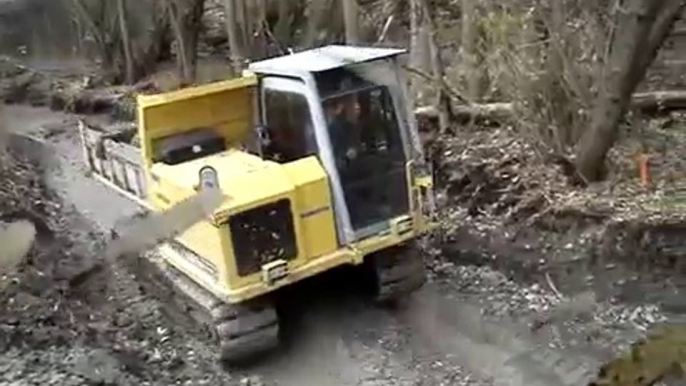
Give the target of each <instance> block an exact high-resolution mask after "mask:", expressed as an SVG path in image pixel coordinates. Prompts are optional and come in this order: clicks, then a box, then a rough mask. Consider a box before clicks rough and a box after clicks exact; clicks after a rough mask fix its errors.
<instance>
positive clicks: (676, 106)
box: [632, 90, 686, 113]
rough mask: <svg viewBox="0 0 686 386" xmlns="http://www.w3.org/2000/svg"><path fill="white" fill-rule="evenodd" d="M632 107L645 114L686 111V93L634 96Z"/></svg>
mask: <svg viewBox="0 0 686 386" xmlns="http://www.w3.org/2000/svg"><path fill="white" fill-rule="evenodd" d="M632 105H633V107H634V108H635V109H638V110H640V111H642V112H644V113H657V112H665V111H672V110H681V109H686V91H679V90H674V91H654V92H642V93H637V94H634V97H633V100H632Z"/></svg>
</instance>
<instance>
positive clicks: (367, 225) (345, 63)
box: [249, 46, 421, 245]
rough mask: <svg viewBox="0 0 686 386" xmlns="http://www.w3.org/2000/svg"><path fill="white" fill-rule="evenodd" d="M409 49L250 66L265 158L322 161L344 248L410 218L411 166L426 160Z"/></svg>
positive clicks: (314, 54) (341, 50)
mask: <svg viewBox="0 0 686 386" xmlns="http://www.w3.org/2000/svg"><path fill="white" fill-rule="evenodd" d="M403 53H405V50H398V49H382V48H367V47H364V48H362V47H352V46H326V47H321V48H317V49H313V50H308V51H303V52H300V53H296V54H293V55H289V56H284V57H278V58H273V59H268V60H264V61H260V62H256V63H253V64H251V66H250V68H249V71H251V72H253V73H256V74H258V75H259V78H260V82H261V87H260V89H261V90H262V94H261V96H260V124H261V128H260V134H259V135H260V137H261V139H262V153H263V156H264V157H265V158H269V159H272V160H275V161H277V162H290V161H294V160H297V159H301V158H304V157H308V156H316V157H317V158H318V159H319V161H320V162H321V164H322V166H323V167H324V169H325V170H326V172H327V174H328V176H329V181H330V184H331V188H332V197H333V201H334V204H335V213H336V221H337V228H338V234H339V242H340V243H341V244H343V245H345V244H349V243H351V242H354V241H359V240H361V239H364V238H365V237H368V236H370V235H375V234H379V233H383V232H384V231H386V230H388V229H390V226H391V224H390V222H391V221H392V220H393V219H395V218H398V217H400V216H403V215H407V214H408V213H409V212H410V193H409V192H410V188H409V181H408V177H409V169H408V164H409V161H410V160H412V159H415V158H416V157H417V155H419V154H421V152H420V149H419V145H418V143H417V142H416V141H414V140H413V138H416V137H415V136H413V135H412V130H413V128H412V127H410V125H411V124H412V122H411V120H410V119H409V116H408V114H409V113H408V111H409V110H408V106H406V105H405V102H404V101H405V100H406V99H405V96H406V95H407V93H406V90H405V89H404V85H405V81H404V79H403V78H402V75H403V74H402V72H401V71H400V68H401V67H400V64H399V62H398V58H399V56H400V54H403Z"/></svg>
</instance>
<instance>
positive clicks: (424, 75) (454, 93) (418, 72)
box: [403, 65, 471, 105]
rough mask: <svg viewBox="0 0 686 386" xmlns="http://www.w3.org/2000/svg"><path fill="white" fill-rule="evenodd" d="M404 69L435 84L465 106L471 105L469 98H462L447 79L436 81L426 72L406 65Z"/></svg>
mask: <svg viewBox="0 0 686 386" xmlns="http://www.w3.org/2000/svg"><path fill="white" fill-rule="evenodd" d="M403 68H404V69H405V70H407V71H408V72H410V73H412V74H415V75H418V76H419V77H421V78H423V79H424V80H427V81H429V82H431V83H433V84H434V86H439V87H442V88H443V89H444V90H445V92H447V93H448V95H450V96H451V97H453V98H455V99H457V100H458V101H460V102H462V103H465V104H467V105H470V104H471V103H470V102H469V101H468V100H467V98H465V97H464V96H462V94H461V93H460V92H458V91H457V90H455V89H454V88H452V87H451V86H450V85H449V84H448V82H446V81H445V79H436V77H435V76H432V75H430V74H427V73H426V72H425V71H422V70H420V69H418V68H415V67H411V66H407V65H405V66H403Z"/></svg>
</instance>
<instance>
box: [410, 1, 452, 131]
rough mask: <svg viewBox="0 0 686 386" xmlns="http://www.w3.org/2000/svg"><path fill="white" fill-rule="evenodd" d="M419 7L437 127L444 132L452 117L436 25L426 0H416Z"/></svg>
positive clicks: (448, 126) (448, 127) (447, 128)
mask: <svg viewBox="0 0 686 386" xmlns="http://www.w3.org/2000/svg"><path fill="white" fill-rule="evenodd" d="M418 1H419V2H420V4H419V6H420V7H421V10H422V12H421V14H422V16H423V17H422V20H420V23H421V25H422V26H423V28H424V29H425V30H426V31H427V34H428V36H429V42H428V43H429V53H430V55H431V69H432V72H433V76H434V79H435V80H436V82H434V87H435V88H436V102H435V104H436V110H437V111H438V127H439V133H440V134H445V133H446V132H447V131H448V130H449V129H450V121H451V118H452V110H451V101H450V97H449V96H448V93H447V91H446V89H445V87H444V83H443V82H444V80H445V69H444V67H443V60H442V59H441V53H440V51H439V49H438V44H437V43H436V27H435V25H434V21H433V17H432V14H431V10H430V9H429V5H428V4H427V1H426V0H418Z"/></svg>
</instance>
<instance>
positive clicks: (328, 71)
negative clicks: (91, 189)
mask: <svg viewBox="0 0 686 386" xmlns="http://www.w3.org/2000/svg"><path fill="white" fill-rule="evenodd" d="M404 53H405V51H404V50H399V49H380V48H368V47H351V46H326V47H322V48H317V49H313V50H308V51H303V52H299V53H295V54H292V55H287V56H283V57H277V58H272V59H268V60H264V61H260V62H255V63H252V64H251V65H250V67H249V69H248V70H247V71H246V72H244V74H243V76H242V77H240V78H236V79H231V80H228V81H221V82H217V83H213V84H207V85H202V86H198V87H192V88H186V89H182V90H177V91H172V92H168V93H162V94H157V95H139V96H138V97H137V103H138V105H137V120H138V124H137V129H136V131H135V132H134V133H128V134H127V133H126V132H122V133H103V132H101V131H96V130H93V129H92V128H89V127H86V126H83V125H82V126H81V135H82V137H81V138H82V141H83V146H84V155H85V159H86V162H87V163H88V167H89V168H90V170H91V171H92V172H93V173H92V175H95V176H96V177H97V178H99V179H100V180H101V181H103V182H105V183H107V184H108V185H109V186H111V187H113V188H115V189H117V190H118V191H119V192H120V193H122V194H125V195H126V196H128V197H130V198H131V199H134V200H136V201H138V202H139V203H141V204H143V205H146V206H147V207H149V208H150V209H152V210H153V211H164V210H166V209H168V208H171V207H173V206H174V205H175V204H177V203H179V202H181V201H182V200H184V199H186V198H188V197H191V196H193V195H194V194H196V192H197V190H198V189H199V186H200V185H201V182H200V179H201V177H202V178H204V179H205V180H204V182H203V183H206V182H207V183H211V184H214V186H215V187H218V188H219V189H220V190H221V192H222V194H223V195H224V196H225V199H224V201H223V202H222V204H221V205H220V207H219V208H218V209H216V210H215V211H214V212H213V215H212V216H211V217H210V218H207V219H205V220H202V221H199V222H198V223H196V224H195V225H193V226H192V227H191V228H189V229H187V230H186V231H184V232H183V233H182V234H180V235H179V236H177V237H175V239H174V241H173V242H166V243H164V244H163V245H160V246H158V247H156V249H155V250H154V251H151V252H148V253H146V254H145V256H144V257H145V258H144V259H141V260H145V261H147V262H151V263H153V264H151V265H153V266H154V267H155V269H156V272H159V273H160V274H159V276H156V277H158V278H159V280H160V281H162V280H164V281H166V282H167V283H171V285H169V284H167V288H171V289H172V290H173V291H175V292H176V293H177V295H175V296H176V297H177V298H179V299H181V298H183V299H184V302H185V306H184V307H185V310H188V311H189V312H187V314H189V315H193V316H194V317H195V319H197V320H198V321H199V322H200V323H199V324H198V325H202V326H206V327H207V329H206V330H207V331H208V332H209V333H210V334H211V336H212V339H214V340H215V341H216V342H217V344H218V346H219V347H220V348H221V350H220V352H221V359H223V360H225V361H230V362H232V361H243V360H245V359H248V358H251V357H254V356H255V354H258V353H264V352H265V351H266V350H269V349H272V348H274V347H276V346H277V344H278V331H279V320H278V316H277V314H276V311H275V309H274V305H273V299H272V298H273V295H274V292H275V291H276V290H278V289H280V288H283V287H285V286H288V285H290V284H293V283H295V282H298V281H300V280H302V279H305V278H308V277H312V276H314V275H317V274H320V273H322V272H324V271H327V270H330V269H332V268H335V267H339V266H342V265H361V264H363V263H365V265H368V266H369V267H372V268H373V269H372V270H371V271H372V272H374V273H375V278H376V280H375V282H376V297H377V300H379V301H387V300H391V299H396V298H398V297H401V296H404V295H406V294H408V293H410V292H412V291H414V290H416V289H418V288H419V287H421V286H422V284H423V283H424V281H425V278H424V270H423V264H422V260H421V257H420V254H419V252H418V249H417V247H416V244H415V240H416V239H417V238H418V236H420V235H421V234H423V233H425V232H426V231H427V230H428V229H429V228H430V227H431V224H432V222H431V214H432V213H433V212H432V207H433V200H432V199H431V197H432V179H431V173H430V172H429V171H428V168H427V166H426V165H427V164H426V163H425V162H424V158H423V155H422V150H421V145H420V143H419V137H418V132H417V128H416V124H415V122H414V118H413V116H412V114H411V113H410V111H411V109H410V106H409V101H408V98H407V95H408V94H407V90H406V79H405V76H406V74H405V73H404V72H403V71H402V68H403V67H402V65H401V62H400V61H401V60H402V58H403V56H404ZM132 134H136V135H132ZM132 137H133V138H136V139H137V141H133V140H131V139H132ZM131 143H137V144H136V145H132V144H131Z"/></svg>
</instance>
